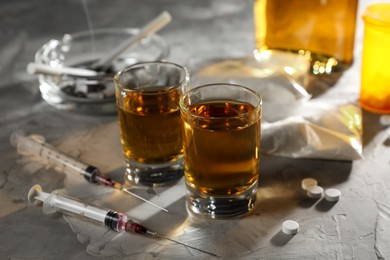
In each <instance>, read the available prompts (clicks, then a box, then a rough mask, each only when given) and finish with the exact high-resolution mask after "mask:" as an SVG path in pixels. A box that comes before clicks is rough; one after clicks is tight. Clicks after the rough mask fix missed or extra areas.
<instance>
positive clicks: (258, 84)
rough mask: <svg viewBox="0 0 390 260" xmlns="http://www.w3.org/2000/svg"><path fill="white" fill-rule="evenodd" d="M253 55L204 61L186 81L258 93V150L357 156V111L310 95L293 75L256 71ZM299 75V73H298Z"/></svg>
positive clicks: (353, 106) (359, 124)
mask: <svg viewBox="0 0 390 260" xmlns="http://www.w3.org/2000/svg"><path fill="white" fill-rule="evenodd" d="M259 72H261V70H259V68H258V67H256V66H255V65H254V61H253V59H248V58H244V59H233V60H225V61H220V62H217V63H213V64H211V65H208V66H204V67H203V68H201V69H200V70H198V71H197V73H196V74H195V75H194V77H193V81H192V86H198V85H201V84H209V83H217V82H228V83H234V84H239V85H243V86H246V87H248V88H251V89H253V90H255V91H257V92H259V93H260V94H261V96H262V100H263V109H262V130H261V131H262V132H261V152H262V153H266V154H271V155H278V156H285V157H291V158H313V159H329V160H355V159H359V158H361V156H362V112H361V109H360V107H359V106H357V105H356V104H352V103H348V102H346V101H343V100H326V99H311V95H310V94H309V93H308V92H307V91H306V90H305V88H304V87H302V86H301V85H300V84H299V83H298V81H300V78H295V75H291V74H288V73H285V72H284V71H282V72H281V71H272V72H269V71H266V73H259ZM298 76H300V75H298Z"/></svg>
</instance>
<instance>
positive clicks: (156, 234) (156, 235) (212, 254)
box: [147, 231, 219, 258]
mask: <svg viewBox="0 0 390 260" xmlns="http://www.w3.org/2000/svg"><path fill="white" fill-rule="evenodd" d="M147 233H148V234H149V235H152V236H154V237H157V238H161V239H166V240H169V241H171V242H173V243H176V244H179V245H182V246H185V247H189V248H192V249H194V250H196V251H199V252H202V253H204V254H208V255H211V256H214V257H218V258H219V256H218V255H216V254H214V253H210V252H207V251H204V250H202V249H199V248H196V247H193V246H190V245H187V244H184V243H182V242H179V241H177V240H174V239H171V238H169V237H164V236H161V235H159V234H158V233H156V232H151V231H147Z"/></svg>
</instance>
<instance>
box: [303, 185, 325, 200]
mask: <svg viewBox="0 0 390 260" xmlns="http://www.w3.org/2000/svg"><path fill="white" fill-rule="evenodd" d="M323 192H324V189H323V188H321V187H320V186H315V187H312V188H310V189H309V190H308V191H307V196H308V197H309V198H312V199H319V198H321V197H322V194H323Z"/></svg>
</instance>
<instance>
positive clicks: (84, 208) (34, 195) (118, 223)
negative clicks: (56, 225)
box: [29, 185, 128, 232]
mask: <svg viewBox="0 0 390 260" xmlns="http://www.w3.org/2000/svg"><path fill="white" fill-rule="evenodd" d="M34 199H35V200H40V201H42V202H43V212H44V213H46V214H50V213H54V212H56V211H58V212H62V213H65V214H68V215H77V216H81V217H84V218H86V219H90V220H94V221H97V222H100V223H102V224H104V225H105V226H107V227H108V228H110V229H112V230H114V231H117V232H121V231H122V230H124V229H125V226H126V223H127V220H128V219H127V216H126V215H124V214H123V213H118V212H116V211H113V210H106V209H102V208H99V207H95V206H92V205H88V204H86V203H83V202H80V201H78V200H76V199H74V198H70V197H65V196H62V195H59V194H55V193H52V194H49V193H46V192H43V191H42V189H41V187H40V186H39V185H35V186H33V187H32V188H31V189H30V192H29V201H33V200H34Z"/></svg>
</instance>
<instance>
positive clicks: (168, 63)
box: [114, 61, 190, 95]
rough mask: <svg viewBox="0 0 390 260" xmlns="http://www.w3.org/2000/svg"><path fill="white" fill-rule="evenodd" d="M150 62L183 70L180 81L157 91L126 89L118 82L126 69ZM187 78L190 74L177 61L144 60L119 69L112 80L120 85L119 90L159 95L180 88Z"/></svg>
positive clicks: (149, 63)
mask: <svg viewBox="0 0 390 260" xmlns="http://www.w3.org/2000/svg"><path fill="white" fill-rule="evenodd" d="M151 64H154V65H161V64H164V65H169V66H173V67H176V68H177V69H179V70H180V71H181V72H184V77H183V79H182V80H181V81H179V82H178V83H177V84H175V85H169V86H164V88H162V89H161V90H159V91H158V93H156V92H148V91H145V90H140V89H138V90H136V89H126V88H122V87H121V86H122V85H121V84H120V83H119V80H120V77H121V76H122V74H124V73H126V72H127V71H130V70H133V69H136V68H141V67H144V66H145V65H151ZM189 78H190V75H189V72H188V70H187V69H186V68H185V67H184V66H182V65H179V64H177V63H173V62H169V61H146V62H138V63H136V64H132V65H130V66H127V67H125V68H123V69H121V70H120V71H118V72H117V73H115V76H114V81H115V85H117V86H120V88H121V90H123V91H125V92H128V93H142V94H143V95H160V94H161V93H167V92H170V91H172V90H175V89H178V88H180V87H181V86H183V84H185V83H186V82H189Z"/></svg>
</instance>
